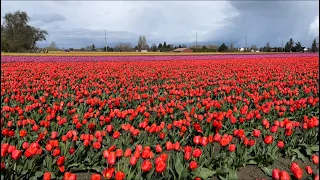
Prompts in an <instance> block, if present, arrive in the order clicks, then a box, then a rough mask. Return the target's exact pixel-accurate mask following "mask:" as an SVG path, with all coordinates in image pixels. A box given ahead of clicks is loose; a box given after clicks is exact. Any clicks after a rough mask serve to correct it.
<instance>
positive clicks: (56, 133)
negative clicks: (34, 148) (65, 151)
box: [51, 131, 58, 139]
mask: <svg viewBox="0 0 320 180" xmlns="http://www.w3.org/2000/svg"><path fill="white" fill-rule="evenodd" d="M57 137H58V132H56V131H53V132H51V139H56V138H57Z"/></svg>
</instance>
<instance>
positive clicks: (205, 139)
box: [200, 137, 209, 146]
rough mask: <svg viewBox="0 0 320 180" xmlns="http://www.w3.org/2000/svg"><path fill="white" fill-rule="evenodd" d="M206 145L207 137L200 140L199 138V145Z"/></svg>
mask: <svg viewBox="0 0 320 180" xmlns="http://www.w3.org/2000/svg"><path fill="white" fill-rule="evenodd" d="M208 143H209V140H208V138H207V137H202V138H201V142H200V144H201V145H202V146H206V145H207V144H208Z"/></svg>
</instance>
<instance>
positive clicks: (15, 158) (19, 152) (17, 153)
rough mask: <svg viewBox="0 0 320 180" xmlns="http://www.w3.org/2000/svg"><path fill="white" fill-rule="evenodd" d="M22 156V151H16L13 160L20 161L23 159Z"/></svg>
mask: <svg viewBox="0 0 320 180" xmlns="http://www.w3.org/2000/svg"><path fill="white" fill-rule="evenodd" d="M21 154H22V152H21V151H20V150H17V149H15V150H14V151H13V152H12V154H11V156H12V159H14V160H17V159H19V158H20V157H21Z"/></svg>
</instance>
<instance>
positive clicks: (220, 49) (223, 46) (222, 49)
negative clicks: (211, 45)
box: [218, 43, 228, 52]
mask: <svg viewBox="0 0 320 180" xmlns="http://www.w3.org/2000/svg"><path fill="white" fill-rule="evenodd" d="M227 50H228V46H226V45H225V44H224V43H222V44H221V46H220V47H219V49H218V51H219V52H226V51H227Z"/></svg>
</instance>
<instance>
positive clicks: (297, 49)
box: [293, 42, 302, 52]
mask: <svg viewBox="0 0 320 180" xmlns="http://www.w3.org/2000/svg"><path fill="white" fill-rule="evenodd" d="M301 51H302V45H301V43H300V42H297V43H296V45H295V46H294V47H293V52H301Z"/></svg>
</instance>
